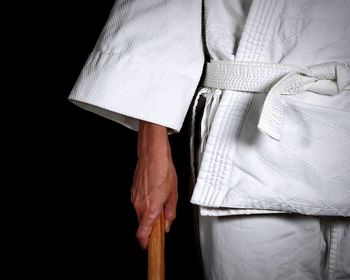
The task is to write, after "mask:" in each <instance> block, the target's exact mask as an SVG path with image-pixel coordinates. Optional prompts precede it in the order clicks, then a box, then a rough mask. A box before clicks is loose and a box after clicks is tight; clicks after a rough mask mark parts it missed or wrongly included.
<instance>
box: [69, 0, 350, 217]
mask: <svg viewBox="0 0 350 280" xmlns="http://www.w3.org/2000/svg"><path fill="white" fill-rule="evenodd" d="M201 4H202V3H201V1H198V0H191V1H185V0H167V1H164V0H152V1H148V0H147V1H142V0H134V1H130V0H125V1H116V3H115V5H114V7H113V10H112V12H111V14H110V17H109V19H108V21H107V24H106V26H105V28H104V29H103V31H102V34H101V36H100V38H99V40H98V42H97V44H96V46H95V48H94V50H93V52H92V53H91V55H90V57H89V59H88V61H87V62H86V65H85V67H84V69H83V70H82V73H81V75H80V77H79V79H78V81H77V83H76V85H75V87H74V88H73V90H72V93H71V95H70V96H69V99H70V100H71V101H73V102H74V103H76V104H77V105H79V106H81V107H83V108H85V109H87V110H90V111H92V112H95V113H97V114H100V115H102V116H104V117H107V118H109V119H112V120H114V121H117V122H119V123H122V124H124V125H126V126H127V127H130V128H132V129H134V130H137V124H138V121H137V120H138V119H142V120H146V121H150V122H153V123H157V124H160V125H164V126H167V127H168V128H170V129H171V130H173V131H179V130H180V129H181V126H182V123H183V120H184V118H185V115H186V113H187V111H188V109H189V106H190V102H191V100H192V99H193V97H194V94H195V91H196V88H197V86H198V82H199V79H200V77H201V75H202V69H203V66H204V52H205V51H204V50H205V49H207V51H208V54H209V57H210V62H212V63H210V64H208V67H207V69H206V77H205V79H204V83H205V85H206V86H205V88H201V89H200V93H201V94H203V93H204V94H205V95H206V96H207V97H209V98H207V106H206V111H208V116H207V117H206V119H204V121H202V123H204V124H205V123H206V125H204V127H205V128H206V131H205V132H204V135H203V137H204V138H205V141H203V143H204V144H203V147H202V148H203V159H202V163H201V168H200V171H199V175H198V178H197V182H196V186H195V190H194V193H193V196H192V200H191V201H192V202H193V203H195V204H198V205H200V206H202V213H203V214H208V215H228V214H237V213H243V214H249V213H264V212H271V213H274V212H297V213H302V214H308V215H340V216H349V215H350V148H349V147H350V145H349V144H350V91H349V89H350V88H349V81H350V69H349V68H350V66H349V64H348V63H349V61H350V47H349V46H350V17H349V14H350V1H346V0H344V1H340V0H339V1H327V0H324V1H320V0H310V1H299V0H296V1H287V0H255V1H243V0H241V1H239V0H216V1H213V0H212V1H211V0H207V1H204V17H203V22H204V26H203V28H204V30H202V29H201V21H202V16H201V15H202V5H201ZM202 34H205V36H204V38H203V39H202ZM203 41H204V42H205V43H204V42H203ZM203 43H204V44H203ZM225 61H226V62H225ZM227 61H230V62H231V63H227ZM324 63H328V64H324ZM318 64H322V65H321V66H316V67H315V66H314V65H318ZM276 69H277V70H276ZM232 81H236V82H232ZM266 96H268V97H267V98H266ZM265 99H266V101H267V100H268V101H269V102H265ZM258 127H259V128H258Z"/></svg>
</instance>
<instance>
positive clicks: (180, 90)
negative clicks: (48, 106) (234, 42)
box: [69, 0, 204, 131]
mask: <svg viewBox="0 0 350 280" xmlns="http://www.w3.org/2000/svg"><path fill="white" fill-rule="evenodd" d="M203 63H204V54H203V47H202V41H201V1H198V0H194V1H181V0H166V1H164V0H147V1H143V0H134V1H130V0H125V1H116V2H115V5H114V7H113V9H112V11H111V13H110V16H109V19H108V21H107V23H106V25H105V27H104V29H103V31H102V33H101V36H100V38H99V40H98V42H97V44H96V46H95V48H94V50H93V52H92V53H91V55H90V57H89V58H88V60H87V62H86V65H85V66H84V69H83V70H82V72H81V75H80V77H79V79H78V81H77V83H76V85H75V87H74V88H73V90H72V92H71V94H70V96H69V100H71V101H72V102H74V103H75V104H77V105H79V106H81V107H83V108H84V109H87V110H89V111H92V112H94V113H97V114H99V115H102V116H104V117H106V118H109V119H112V120H114V121H117V122H119V123H121V124H123V125H126V126H127V127H130V128H132V129H134V130H137V126H138V119H142V120H146V121H150V122H153V123H157V124H160V125H164V126H166V127H168V128H170V129H171V130H173V131H179V130H180V128H181V126H182V123H183V120H184V118H185V115H186V113H187V110H188V107H189V105H190V102H191V100H192V97H193V95H194V93H195V90H196V87H197V85H198V81H199V79H200V76H201V73H202V67H203Z"/></svg>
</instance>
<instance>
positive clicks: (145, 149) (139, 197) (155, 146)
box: [131, 121, 178, 249]
mask: <svg viewBox="0 0 350 280" xmlns="http://www.w3.org/2000/svg"><path fill="white" fill-rule="evenodd" d="M177 198H178V193H177V175H176V171H175V167H174V164H173V161H172V156H171V148H170V144H169V141H168V133H167V128H166V127H163V126H159V125H156V124H152V123H148V122H143V121H140V124H139V138H138V162H137V166H136V169H135V173H134V180H133V186H132V188H131V201H132V203H133V205H134V208H135V210H136V214H137V217H138V221H139V228H138V230H137V233H136V236H137V238H138V240H139V243H140V246H141V247H142V248H143V249H146V248H147V245H148V240H149V236H150V234H151V230H152V226H153V223H154V222H155V221H156V219H157V218H158V216H159V215H160V214H161V213H162V211H164V216H165V231H166V232H168V231H169V229H170V225H171V223H172V222H173V220H174V219H175V216H176V203H177Z"/></svg>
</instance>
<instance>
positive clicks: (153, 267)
mask: <svg viewBox="0 0 350 280" xmlns="http://www.w3.org/2000/svg"><path fill="white" fill-rule="evenodd" d="M147 261H148V280H164V213H162V214H161V215H160V216H159V217H158V219H157V220H156V222H155V223H154V224H153V228H152V233H151V236H150V239H149V241H148V260H147Z"/></svg>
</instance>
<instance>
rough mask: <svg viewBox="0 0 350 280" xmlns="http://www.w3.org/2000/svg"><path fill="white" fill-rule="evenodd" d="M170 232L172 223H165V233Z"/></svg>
mask: <svg viewBox="0 0 350 280" xmlns="http://www.w3.org/2000/svg"><path fill="white" fill-rule="evenodd" d="M169 231H170V223H169V221H165V232H166V233H168V232H169Z"/></svg>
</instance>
